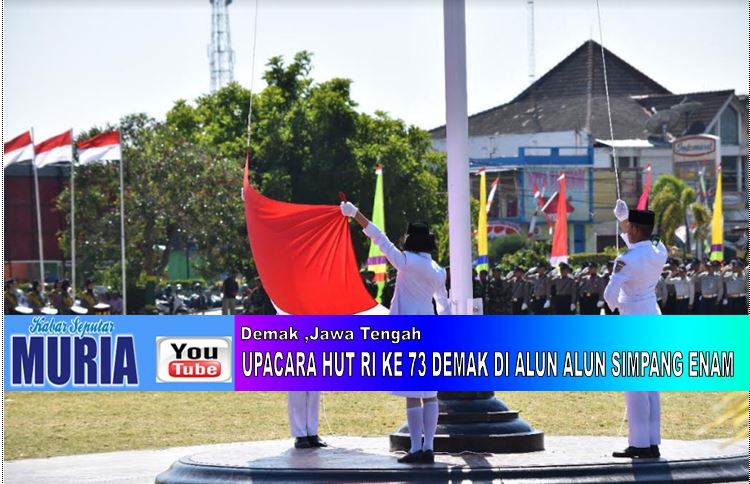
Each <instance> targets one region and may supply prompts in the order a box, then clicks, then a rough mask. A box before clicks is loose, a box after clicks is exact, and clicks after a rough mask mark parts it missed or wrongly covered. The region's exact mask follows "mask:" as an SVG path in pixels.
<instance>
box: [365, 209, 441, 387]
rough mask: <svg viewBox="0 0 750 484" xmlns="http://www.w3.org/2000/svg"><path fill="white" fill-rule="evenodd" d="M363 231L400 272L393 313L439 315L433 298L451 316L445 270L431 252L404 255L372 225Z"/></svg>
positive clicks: (391, 310) (394, 295)
mask: <svg viewBox="0 0 750 484" xmlns="http://www.w3.org/2000/svg"><path fill="white" fill-rule="evenodd" d="M363 232H364V233H365V235H367V236H368V237H369V238H370V239H372V241H373V242H374V243H375V245H377V246H378V247H379V248H380V250H381V252H383V255H385V257H386V259H388V262H390V263H391V265H392V266H393V267H394V268H395V269H396V270H397V271H398V272H397V274H396V289H395V291H394V293H393V299H392V300H391V308H390V314H408V315H419V314H425V315H428V314H435V313H434V310H433V307H432V300H433V299H434V300H435V305H436V307H437V313H438V314H440V315H444V314H450V303H449V301H448V292H447V291H446V289H445V269H443V268H442V267H440V265H438V263H437V262H435V261H433V260H432V256H431V255H430V254H429V253H428V252H419V253H414V252H401V251H400V250H398V248H397V247H396V246H395V245H393V243H392V242H391V241H390V240H389V239H388V237H387V236H386V235H385V234H384V233H383V232H382V231H381V230H380V229H379V228H378V227H377V226H376V225H375V224H373V223H372V222H371V223H369V224H368V225H367V227H365V229H364V230H363ZM392 393H393V394H394V395H398V396H401V397H408V398H431V397H435V396H437V392H436V391H426V392H421V391H403V392H392Z"/></svg>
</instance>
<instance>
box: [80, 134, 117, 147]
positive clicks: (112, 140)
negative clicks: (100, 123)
mask: <svg viewBox="0 0 750 484" xmlns="http://www.w3.org/2000/svg"><path fill="white" fill-rule="evenodd" d="M119 144H120V132H119V131H107V132H104V133H100V134H98V135H96V136H94V137H93V138H89V139H87V140H83V141H80V142H79V143H78V149H79V150H85V149H88V148H101V147H102V146H111V145H119Z"/></svg>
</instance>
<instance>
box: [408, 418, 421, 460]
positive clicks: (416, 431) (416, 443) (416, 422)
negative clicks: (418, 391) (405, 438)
mask: <svg viewBox="0 0 750 484" xmlns="http://www.w3.org/2000/svg"><path fill="white" fill-rule="evenodd" d="M406 423H408V424H409V436H410V437H411V449H410V450H409V452H416V451H418V450H422V407H411V408H407V409H406Z"/></svg>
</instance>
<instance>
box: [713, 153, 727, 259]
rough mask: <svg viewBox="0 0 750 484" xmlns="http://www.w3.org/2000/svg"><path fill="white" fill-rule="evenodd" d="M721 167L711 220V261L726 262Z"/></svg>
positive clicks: (719, 166) (717, 170) (718, 166)
mask: <svg viewBox="0 0 750 484" xmlns="http://www.w3.org/2000/svg"><path fill="white" fill-rule="evenodd" d="M721 197H722V195H721V165H717V166H716V196H715V197H714V210H713V217H712V218H711V257H710V258H711V260H718V261H723V260H724V213H723V211H722V210H723V207H722V199H721Z"/></svg>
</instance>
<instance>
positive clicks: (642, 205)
mask: <svg viewBox="0 0 750 484" xmlns="http://www.w3.org/2000/svg"><path fill="white" fill-rule="evenodd" d="M650 191H651V164H650V163H649V164H648V165H646V183H645V185H644V186H643V193H641V198H639V199H638V205H637V206H636V208H637V209H638V210H648V194H649V192H650Z"/></svg>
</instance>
